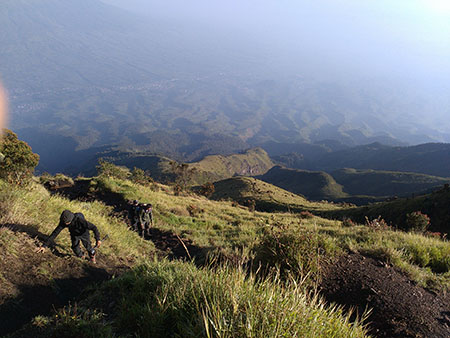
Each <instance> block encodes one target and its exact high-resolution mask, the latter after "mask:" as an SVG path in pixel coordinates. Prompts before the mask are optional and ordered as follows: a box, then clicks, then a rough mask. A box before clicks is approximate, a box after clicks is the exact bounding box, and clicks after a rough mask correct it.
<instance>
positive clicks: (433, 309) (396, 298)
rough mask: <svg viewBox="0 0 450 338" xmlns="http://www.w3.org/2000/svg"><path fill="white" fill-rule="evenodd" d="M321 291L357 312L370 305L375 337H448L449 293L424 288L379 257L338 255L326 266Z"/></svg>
mask: <svg viewBox="0 0 450 338" xmlns="http://www.w3.org/2000/svg"><path fill="white" fill-rule="evenodd" d="M322 294H323V295H324V296H325V298H326V299H327V300H328V301H330V302H336V303H338V304H343V305H346V306H348V307H353V308H357V309H358V312H359V314H362V313H363V312H364V310H365V309H366V308H370V309H372V313H371V315H370V317H369V319H368V321H369V322H370V325H369V327H370V329H371V334H372V335H373V336H375V337H383V338H384V337H396V338H397V337H398V338H400V337H402V338H406V337H427V338H439V337H443V338H444V337H445V338H448V337H450V297H449V296H450V295H438V294H435V293H433V292H430V291H427V290H425V289H424V288H422V287H420V286H417V285H416V284H415V283H414V282H412V281H411V280H410V279H409V278H407V277H406V276H405V274H404V273H402V272H401V271H399V270H398V269H397V268H394V267H392V266H390V265H388V264H386V263H384V262H382V261H379V260H376V259H373V258H370V257H364V256H362V255H359V254H350V255H347V256H342V257H341V258H340V259H339V260H338V261H337V262H335V263H334V264H333V265H330V266H329V267H328V268H327V271H326V274H325V276H324V278H323V283H322Z"/></svg>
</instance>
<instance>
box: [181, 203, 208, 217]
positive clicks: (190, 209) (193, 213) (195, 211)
mask: <svg viewBox="0 0 450 338" xmlns="http://www.w3.org/2000/svg"><path fill="white" fill-rule="evenodd" d="M186 209H187V211H188V212H189V215H191V217H197V216H198V215H200V214H202V213H204V212H205V210H204V209H201V208H199V207H198V206H196V205H193V204H190V205H188V206H187V208H186Z"/></svg>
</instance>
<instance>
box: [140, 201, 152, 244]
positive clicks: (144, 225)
mask: <svg viewBox="0 0 450 338" xmlns="http://www.w3.org/2000/svg"><path fill="white" fill-rule="evenodd" d="M152 211H153V208H152V205H151V204H142V205H141V207H140V209H139V227H140V229H139V230H140V234H141V236H142V238H144V237H145V236H147V237H149V236H150V226H153V214H152Z"/></svg>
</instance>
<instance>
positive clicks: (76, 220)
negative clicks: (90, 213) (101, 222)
mask: <svg viewBox="0 0 450 338" xmlns="http://www.w3.org/2000/svg"><path fill="white" fill-rule="evenodd" d="M64 228H69V233H70V239H71V241H72V250H73V252H74V253H75V255H76V256H77V257H80V258H83V257H85V256H84V254H83V252H82V251H81V248H80V241H81V242H82V243H83V246H84V247H85V248H86V250H87V252H88V255H89V259H90V261H91V262H92V263H95V262H96V261H95V249H94V248H93V247H92V245H91V237H90V234H89V230H92V231H93V232H94V236H95V240H96V245H95V247H99V246H100V245H101V244H102V242H101V241H100V233H99V232H98V229H97V227H96V226H95V225H94V224H92V223H91V222H88V221H86V219H85V218H84V215H83V214H82V213H75V214H73V213H72V212H71V211H69V210H64V211H63V212H62V214H61V216H60V218H59V224H58V226H57V227H56V228H55V230H53V232H52V233H51V235H50V236H49V237H48V239H47V241H46V242H45V243H44V247H42V248H40V249H39V250H38V252H43V251H44V250H45V249H44V248H45V247H49V246H52V245H53V243H54V240H55V238H56V237H57V236H58V235H59V233H60V232H61V231H62V230H63V229H64Z"/></svg>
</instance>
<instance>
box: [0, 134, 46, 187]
mask: <svg viewBox="0 0 450 338" xmlns="http://www.w3.org/2000/svg"><path fill="white" fill-rule="evenodd" d="M0 151H1V152H2V153H3V155H4V156H5V158H4V160H3V161H2V162H1V163H0V178H3V179H5V180H6V181H8V182H9V183H13V184H16V185H26V184H28V183H29V182H30V180H31V178H32V175H33V172H34V168H35V167H36V166H37V165H38V163H39V155H37V154H34V153H33V152H32V150H31V148H30V146H29V145H28V144H27V143H26V142H24V141H21V140H19V139H18V138H17V135H16V134H15V133H13V132H12V131H10V130H8V129H6V130H5V135H4V136H3V140H2V142H1V144H0Z"/></svg>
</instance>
